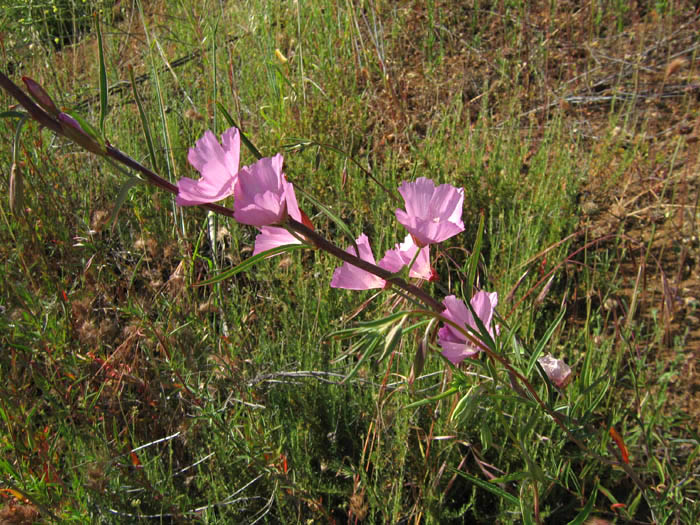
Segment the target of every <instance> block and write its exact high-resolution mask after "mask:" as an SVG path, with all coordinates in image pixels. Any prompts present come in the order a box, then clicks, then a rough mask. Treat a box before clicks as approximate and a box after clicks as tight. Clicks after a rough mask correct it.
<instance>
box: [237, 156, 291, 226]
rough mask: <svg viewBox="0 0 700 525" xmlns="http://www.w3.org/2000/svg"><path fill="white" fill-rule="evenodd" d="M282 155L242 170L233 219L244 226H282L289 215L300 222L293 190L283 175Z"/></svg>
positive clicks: (260, 161) (266, 158) (263, 159)
mask: <svg viewBox="0 0 700 525" xmlns="http://www.w3.org/2000/svg"><path fill="white" fill-rule="evenodd" d="M283 161H284V160H283V158H282V155H279V154H277V155H275V156H274V157H265V158H262V159H260V160H259V161H258V162H256V163H255V164H253V165H252V166H248V167H246V168H243V169H242V170H241V171H240V173H239V175H238V180H237V181H236V186H235V190H234V195H235V200H234V201H233V217H234V219H236V220H237V221H238V222H240V223H242V224H250V225H252V226H270V225H274V224H282V223H283V222H284V221H285V220H286V217H287V213H290V214H291V215H292V217H294V215H297V217H298V218H297V217H294V218H295V219H296V220H300V218H301V213H300V212H299V206H298V205H297V201H296V196H295V195H294V188H293V187H292V185H291V184H290V183H288V182H287V181H286V179H285V178H284V175H283V174H282V163H283Z"/></svg>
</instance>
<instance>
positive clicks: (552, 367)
mask: <svg viewBox="0 0 700 525" xmlns="http://www.w3.org/2000/svg"><path fill="white" fill-rule="evenodd" d="M537 362H538V363H539V364H540V366H541V367H542V369H543V370H544V373H545V374H547V377H548V378H549V380H550V381H551V382H552V383H554V384H555V385H556V386H557V387H558V388H566V387H567V386H568V385H569V383H571V380H572V379H573V377H572V376H571V368H570V367H569V366H568V365H567V364H566V363H565V362H564V361H562V360H561V359H555V358H554V357H552V356H551V355H549V354H547V355H546V356H544V357H540V358H539V359H538V360H537Z"/></svg>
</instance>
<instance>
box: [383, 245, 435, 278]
mask: <svg viewBox="0 0 700 525" xmlns="http://www.w3.org/2000/svg"><path fill="white" fill-rule="evenodd" d="M416 251H418V247H417V246H416V244H415V243H414V242H413V237H411V235H410V234H409V235H406V238H405V239H404V241H403V243H401V244H397V245H396V246H395V247H394V249H393V250H388V251H387V252H386V253H385V254H384V257H383V258H382V260H381V261H379V266H381V267H382V268H384V269H385V270H388V271H390V272H392V273H396V272H398V271H400V270H401V269H402V268H403V267H404V266H407V265H409V264H411V261H412V260H413V257H415V255H416ZM408 275H409V277H414V278H416V279H425V280H427V281H434V280H435V279H436V278H437V274H436V273H435V270H433V269H432V268H431V267H430V247H429V246H425V247H423V248H421V249H420V253H418V257H416V260H415V262H414V263H413V266H412V267H411V271H410V272H409V273H408Z"/></svg>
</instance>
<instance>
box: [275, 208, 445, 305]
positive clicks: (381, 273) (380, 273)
mask: <svg viewBox="0 0 700 525" xmlns="http://www.w3.org/2000/svg"><path fill="white" fill-rule="evenodd" d="M286 224H287V226H288V227H289V228H290V229H291V230H293V231H295V232H296V233H298V234H300V235H303V236H304V237H306V238H307V239H309V240H310V241H311V242H312V243H313V244H314V245H316V246H317V247H319V248H321V249H322V250H325V251H327V252H328V253H330V254H331V255H334V256H335V257H337V258H338V259H340V260H342V261H345V262H346V263H349V264H352V265H353V266H357V267H358V268H360V269H361V270H364V271H366V272H369V273H371V274H373V275H376V276H377V277H381V278H382V279H384V280H385V281H387V282H389V283H391V284H393V285H395V286H398V287H399V288H401V289H402V290H405V291H406V292H408V293H410V294H411V295H413V296H414V297H417V298H418V299H420V300H421V301H422V302H424V303H425V304H426V305H427V306H428V307H430V309H432V310H435V311H436V312H438V313H439V312H442V311H443V310H444V309H445V307H444V306H443V305H442V303H440V302H439V301H438V300H436V299H435V298H433V297H432V296H431V295H430V294H429V293H427V292H425V291H424V290H422V289H420V288H418V287H417V286H415V285H413V284H410V283H407V282H406V281H404V280H403V279H401V278H399V277H396V276H395V275H394V274H393V273H391V272H390V271H388V270H385V269H384V268H381V267H379V266H377V265H376V264H372V263H369V262H367V261H365V260H363V259H360V258H359V257H356V256H354V255H352V254H350V253H348V252H346V251H345V250H343V249H341V248H340V247H338V246H336V245H335V244H333V243H331V242H329V241H328V240H326V239H325V238H324V237H321V236H320V235H319V234H318V233H316V232H315V231H313V230H312V229H311V228H309V227H307V226H305V225H304V224H302V223H301V222H298V221H295V220H294V219H292V218H291V217H288V218H287V223H286Z"/></svg>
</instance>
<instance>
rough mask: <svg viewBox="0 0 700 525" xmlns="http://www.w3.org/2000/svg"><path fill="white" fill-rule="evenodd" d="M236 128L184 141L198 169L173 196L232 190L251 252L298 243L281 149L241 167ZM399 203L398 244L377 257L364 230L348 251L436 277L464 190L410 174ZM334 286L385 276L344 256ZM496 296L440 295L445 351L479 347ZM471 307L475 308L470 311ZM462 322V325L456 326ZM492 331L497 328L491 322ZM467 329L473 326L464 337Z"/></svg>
mask: <svg viewBox="0 0 700 525" xmlns="http://www.w3.org/2000/svg"><path fill="white" fill-rule="evenodd" d="M240 140H241V139H240V132H239V131H238V130H237V129H236V128H231V129H228V130H227V131H225V132H224V134H223V135H222V137H221V143H219V142H218V140H217V139H216V136H215V135H214V134H213V133H212V132H211V131H207V132H205V133H204V136H203V137H202V138H201V139H199V140H198V141H197V143H196V144H195V146H194V147H193V148H191V149H190V151H189V154H188V156H187V159H188V161H189V162H190V164H192V166H193V167H194V168H195V169H196V170H197V171H198V172H199V173H200V175H201V177H200V178H199V179H198V180H193V179H189V178H183V179H181V180H180V181H179V182H178V184H177V189H178V194H177V198H176V202H177V204H179V205H180V206H192V205H199V204H208V203H212V202H216V201H220V200H223V199H225V198H227V197H230V196H233V198H234V202H233V206H234V208H233V209H234V214H233V215H234V218H235V219H236V220H237V221H238V222H240V223H242V224H249V225H251V226H256V227H257V228H259V230H260V233H259V234H258V236H257V237H256V239H255V249H254V251H253V253H254V254H258V253H261V252H264V251H267V250H270V249H272V248H276V247H278V246H282V245H285V244H298V243H301V240H299V238H298V237H297V236H295V235H292V233H290V232H289V231H288V230H287V229H286V228H285V227H284V225H285V223H286V222H287V219H288V218H289V217H291V218H292V219H294V220H295V221H297V222H304V223H307V222H308V219H307V220H303V219H306V217H305V216H304V214H303V212H301V210H300V209H299V205H298V203H297V199H296V196H295V194H294V187H293V185H292V184H291V183H289V182H288V181H287V179H286V177H285V175H284V173H283V172H282V166H283V162H284V160H283V158H282V155H279V154H278V155H275V156H274V157H265V158H262V159H260V160H258V161H257V162H256V163H255V164H252V165H250V166H245V167H242V168H239V161H240ZM399 193H400V194H401V196H402V197H403V200H404V203H405V210H396V218H397V220H398V221H399V222H400V223H401V224H402V225H403V226H404V227H405V228H406V230H407V231H408V235H406V237H405V239H404V241H403V242H402V243H401V244H396V245H395V246H394V248H392V249H390V250H388V251H387V252H386V253H385V254H384V257H383V258H382V259H381V260H380V261H379V263H377V262H376V261H375V258H374V254H373V253H372V248H371V246H370V243H369V239H368V238H367V236H366V235H365V234H364V233H363V234H361V235H360V236H359V237H358V238H357V239H356V240H355V243H354V244H353V246H351V247H349V248H348V249H347V250H346V251H347V252H348V253H349V254H351V255H353V256H355V257H358V258H360V259H361V260H363V261H365V262H367V263H369V264H370V265H372V266H374V267H375V268H376V267H378V268H381V269H382V270H385V273H382V272H381V271H379V273H380V275H384V276H386V272H388V273H390V274H398V273H399V272H401V271H403V270H404V268H408V271H407V275H408V277H410V278H415V279H420V280H427V281H434V280H436V279H437V273H436V272H435V270H434V269H433V268H432V267H431V265H430V245H431V244H437V243H440V242H442V241H444V240H446V239H449V238H450V237H452V236H454V235H456V234H458V233H460V232H462V231H464V223H463V222H462V207H463V202H464V190H463V189H461V188H455V187H454V186H451V185H450V184H441V185H439V186H435V183H434V182H433V181H432V180H430V179H427V178H425V177H420V178H418V179H417V180H416V181H415V182H403V183H402V184H401V186H400V187H399ZM330 285H331V287H333V288H345V289H349V290H368V289H373V288H380V289H381V288H385V287H386V286H387V281H386V280H385V279H383V278H382V277H379V276H378V275H375V274H374V273H372V272H370V271H367V270H364V269H362V268H359V267H358V266H355V265H353V264H350V263H348V262H345V263H344V264H343V265H342V266H340V267H338V268H336V270H335V272H334V273H333V278H332V279H331V283H330ZM497 302H498V297H497V294H496V293H490V294H489V293H486V292H478V293H477V294H476V295H474V297H473V298H472V300H471V308H468V307H467V305H465V304H464V302H463V301H461V300H459V299H457V298H456V297H455V296H453V295H451V296H448V297H446V298H445V300H444V301H443V303H442V304H443V306H444V307H445V309H444V311H442V312H441V313H442V315H443V316H444V317H445V318H446V319H448V320H449V321H451V322H452V323H454V325H452V324H448V323H445V324H444V326H443V327H442V329H441V330H440V331H439V334H438V341H439V344H440V346H441V347H442V349H443V355H444V356H445V357H446V358H447V359H449V360H450V361H451V362H452V363H454V364H458V363H460V362H461V361H463V360H464V359H466V358H468V357H474V356H475V355H476V354H477V353H478V352H479V351H480V350H481V348H480V346H479V345H478V344H476V343H475V341H480V340H481V337H480V335H479V334H480V333H481V332H480V331H479V327H478V324H477V322H476V321H475V319H474V314H476V316H477V317H478V318H479V320H480V324H481V325H482V327H483V328H485V329H486V330H487V331H488V334H489V335H490V336H491V337H492V338H493V337H494V328H493V326H492V320H493V314H494V308H495V307H496V304H497ZM472 312H473V313H472ZM455 325H456V326H459V327H461V330H460V329H457V328H455ZM495 331H496V333H497V332H498V330H497V329H496V330H495ZM465 332H466V333H470V332H471V336H470V337H468V336H466V335H465Z"/></svg>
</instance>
